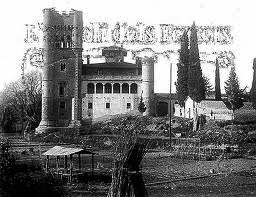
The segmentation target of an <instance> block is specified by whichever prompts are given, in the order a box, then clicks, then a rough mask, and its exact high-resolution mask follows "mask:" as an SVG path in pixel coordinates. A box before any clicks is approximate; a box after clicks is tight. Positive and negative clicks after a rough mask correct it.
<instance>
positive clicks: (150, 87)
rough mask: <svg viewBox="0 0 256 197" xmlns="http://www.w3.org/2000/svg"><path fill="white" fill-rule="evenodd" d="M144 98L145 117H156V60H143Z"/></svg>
mask: <svg viewBox="0 0 256 197" xmlns="http://www.w3.org/2000/svg"><path fill="white" fill-rule="evenodd" d="M141 78H142V83H141V89H142V98H143V101H144V103H145V105H146V111H145V112H144V115H154V113H155V111H154V59H153V58H152V57H143V58H142V76H141Z"/></svg>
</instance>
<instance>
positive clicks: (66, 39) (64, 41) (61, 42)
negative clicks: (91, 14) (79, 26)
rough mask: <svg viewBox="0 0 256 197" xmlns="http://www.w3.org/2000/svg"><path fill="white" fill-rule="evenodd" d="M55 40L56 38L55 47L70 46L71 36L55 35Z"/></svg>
mask: <svg viewBox="0 0 256 197" xmlns="http://www.w3.org/2000/svg"><path fill="white" fill-rule="evenodd" d="M55 40H56V42H55V47H56V48H71V47H72V38H71V36H70V35H67V36H65V35H64V36H61V38H59V37H58V36H56V39H55Z"/></svg>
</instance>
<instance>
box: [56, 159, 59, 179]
mask: <svg viewBox="0 0 256 197" xmlns="http://www.w3.org/2000/svg"><path fill="white" fill-rule="evenodd" d="M56 172H57V178H59V156H57V157H56Z"/></svg>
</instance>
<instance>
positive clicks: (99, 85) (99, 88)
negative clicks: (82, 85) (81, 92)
mask: <svg viewBox="0 0 256 197" xmlns="http://www.w3.org/2000/svg"><path fill="white" fill-rule="evenodd" d="M96 93H97V94H102V93H103V85H102V83H97V84H96Z"/></svg>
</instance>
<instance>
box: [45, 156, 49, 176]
mask: <svg viewBox="0 0 256 197" xmlns="http://www.w3.org/2000/svg"><path fill="white" fill-rule="evenodd" d="M48 168H49V155H47V156H46V163H45V171H46V172H48Z"/></svg>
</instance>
